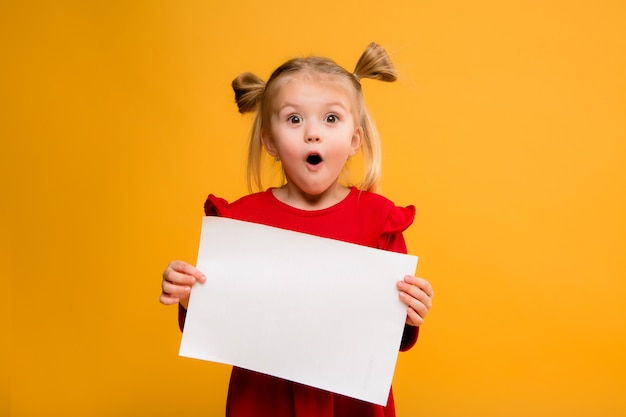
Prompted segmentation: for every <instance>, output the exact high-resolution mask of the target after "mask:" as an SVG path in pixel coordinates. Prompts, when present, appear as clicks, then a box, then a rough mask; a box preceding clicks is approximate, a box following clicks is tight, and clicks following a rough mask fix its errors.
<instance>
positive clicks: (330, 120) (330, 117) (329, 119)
mask: <svg viewBox="0 0 626 417" xmlns="http://www.w3.org/2000/svg"><path fill="white" fill-rule="evenodd" d="M325 121H326V122H327V123H337V122H338V121H339V116H337V115H336V114H329V115H328V116H326V118H325Z"/></svg>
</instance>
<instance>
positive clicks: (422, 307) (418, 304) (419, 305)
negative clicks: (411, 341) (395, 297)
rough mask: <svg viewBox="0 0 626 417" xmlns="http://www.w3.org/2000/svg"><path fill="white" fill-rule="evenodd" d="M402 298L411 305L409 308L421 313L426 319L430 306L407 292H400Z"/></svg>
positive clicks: (418, 313)
mask: <svg viewBox="0 0 626 417" xmlns="http://www.w3.org/2000/svg"><path fill="white" fill-rule="evenodd" d="M400 300H401V301H402V302H403V303H405V304H406V305H407V306H408V307H409V310H411V311H413V312H414V313H416V314H417V315H419V316H420V317H421V319H422V320H423V319H425V318H426V316H427V315H428V311H429V310H430V307H429V306H428V305H427V304H424V303H423V302H422V301H420V300H418V299H417V298H414V297H412V296H411V295H409V294H407V293H406V292H403V291H401V292H400Z"/></svg>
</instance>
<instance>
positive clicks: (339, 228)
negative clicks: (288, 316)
mask: <svg viewBox="0 0 626 417" xmlns="http://www.w3.org/2000/svg"><path fill="white" fill-rule="evenodd" d="M204 210H205V213H206V215H207V216H221V217H227V218H232V219H237V220H244V221H249V222H254V223H261V224H265V225H268V226H274V227H280V228H283V229H288V230H294V231H298V232H303V233H308V234H311V235H316V236H321V237H327V238H332V239H336V240H342V241H345V242H350V243H355V244H359V245H364V246H370V247H373V248H378V249H385V250H390V251H395V252H402V253H406V245H405V242H404V238H403V236H402V232H403V231H404V230H406V229H407V228H408V227H409V226H410V225H411V223H412V222H413V218H414V216H415V208H414V207H413V206H408V207H397V206H395V205H394V204H393V203H392V202H391V201H390V200H388V199H386V198H385V197H382V196H380V195H378V194H374V193H370V192H367V191H360V190H358V189H356V188H354V187H353V188H352V189H351V190H350V193H349V195H348V196H347V197H346V198H345V199H343V200H342V201H341V202H339V203H337V204H336V205H334V206H331V207H329V208H326V209H323V210H313V211H307V210H300V209H297V208H294V207H291V206H288V205H287V204H284V203H282V202H281V201H279V200H278V199H276V198H275V197H274V195H273V193H272V189H269V190H267V191H265V192H260V193H255V194H250V195H247V196H245V197H242V198H241V199H239V200H237V201H235V202H234V203H231V204H229V203H228V202H226V200H224V199H221V198H218V197H215V196H214V195H209V197H208V198H207V200H206V203H205V206H204ZM268 244H271V242H269V243H268ZM401 278H402V277H398V279H401ZM179 313H180V314H179V324H180V326H181V329H182V327H183V325H184V320H185V310H184V309H183V308H182V306H181V307H180V308H179ZM242 331H245V329H242ZM418 331H419V328H417V327H413V326H408V325H407V326H405V330H404V334H403V336H402V343H401V346H400V350H402V351H405V350H408V349H410V348H411V347H412V346H413V345H414V344H415V342H416V340H417V335H418ZM226 416H227V417H251V416H253V417H352V416H354V417H392V416H395V408H394V401H393V393H392V391H391V390H390V392H389V399H388V401H387V405H386V406H385V407H383V406H380V405H377V404H372V403H368V402H365V401H360V400H356V399H353V398H349V397H345V396H343V395H339V394H334V393H331V392H328V391H323V390H320V389H317V388H312V387H309V386H306V385H302V384H298V383H295V382H291V381H286V380H283V379H280V378H276V377H273V376H269V375H264V374H260V373H258V372H254V371H249V370H246V369H242V368H238V367H233V370H232V373H231V377H230V386H229V389H228V399H227V403H226Z"/></svg>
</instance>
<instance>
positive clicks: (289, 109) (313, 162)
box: [261, 74, 363, 199]
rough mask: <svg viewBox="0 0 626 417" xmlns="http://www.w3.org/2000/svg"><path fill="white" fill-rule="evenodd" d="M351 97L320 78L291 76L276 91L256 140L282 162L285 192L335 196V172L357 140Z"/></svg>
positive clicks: (360, 132)
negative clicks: (267, 117) (264, 125)
mask: <svg viewBox="0 0 626 417" xmlns="http://www.w3.org/2000/svg"><path fill="white" fill-rule="evenodd" d="M354 96H355V94H354V93H352V92H351V90H350V89H349V87H347V86H345V85H343V84H342V83H340V82H338V81H336V80H334V79H332V78H330V77H328V76H322V75H319V76H318V75H313V76H311V75H310V74H297V75H295V76H292V77H290V78H289V79H288V80H286V81H284V84H283V85H282V86H281V87H279V88H278V89H277V91H276V95H275V96H274V97H273V99H272V102H271V109H270V118H269V121H270V122H269V127H268V128H266V129H264V130H263V132H262V134H261V139H262V141H263V145H264V146H265V148H266V150H267V152H268V153H269V154H270V155H271V156H274V157H279V158H280V160H281V161H282V164H283V169H284V172H285V177H286V178H287V184H286V187H287V188H288V191H289V192H295V193H297V194H298V195H299V196H300V197H304V198H306V199H310V198H311V197H315V198H319V197H321V196H322V195H323V194H325V193H328V194H330V195H336V191H337V189H338V187H339V188H341V185H340V184H339V183H338V182H337V181H338V179H339V176H340V174H341V171H342V170H343V167H344V165H345V163H346V161H347V160H348V158H349V157H350V156H352V155H354V154H356V153H357V152H358V150H359V148H360V146H361V139H362V136H363V129H362V128H361V127H360V126H359V125H358V123H357V121H356V120H355V114H356V108H355V106H357V102H356V99H355V98H354Z"/></svg>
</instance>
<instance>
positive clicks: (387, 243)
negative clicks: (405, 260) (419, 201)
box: [378, 206, 415, 253]
mask: <svg viewBox="0 0 626 417" xmlns="http://www.w3.org/2000/svg"><path fill="white" fill-rule="evenodd" d="M414 218H415V207H414V206H408V207H397V206H393V207H392V208H391V210H390V211H389V214H388V216H387V220H386V222H385V224H384V225H383V229H382V231H381V233H380V237H379V240H378V247H379V248H380V249H384V250H389V251H393V252H400V253H406V252H407V250H406V243H405V242H404V237H403V236H402V232H404V231H405V230H406V229H408V228H409V226H410V225H411V224H412V223H413V219H414Z"/></svg>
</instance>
